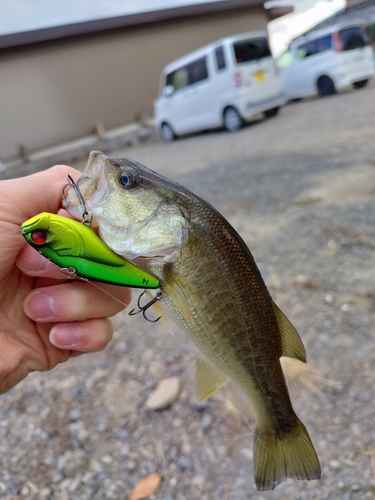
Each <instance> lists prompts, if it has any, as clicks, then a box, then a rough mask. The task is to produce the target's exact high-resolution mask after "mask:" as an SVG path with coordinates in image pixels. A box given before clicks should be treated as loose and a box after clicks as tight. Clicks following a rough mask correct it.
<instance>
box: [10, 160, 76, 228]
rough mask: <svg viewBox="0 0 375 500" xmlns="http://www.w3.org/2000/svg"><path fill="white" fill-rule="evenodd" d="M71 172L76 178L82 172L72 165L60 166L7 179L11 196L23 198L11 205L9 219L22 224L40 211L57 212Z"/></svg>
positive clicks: (16, 198)
mask: <svg viewBox="0 0 375 500" xmlns="http://www.w3.org/2000/svg"><path fill="white" fill-rule="evenodd" d="M67 174H69V175H71V176H72V177H73V179H74V180H76V179H78V177H79V176H80V175H81V173H80V172H79V171H78V170H75V169H73V168H71V167H68V166H66V165H57V166H55V167H52V168H50V169H48V170H44V171H43V172H38V173H36V174H33V175H29V176H27V177H24V178H22V179H12V180H7V181H3V185H2V187H3V189H4V191H5V192H6V193H7V196H8V199H14V200H21V202H20V203H12V204H11V206H10V209H11V210H10V211H9V213H8V221H9V222H13V223H15V224H17V225H20V224H22V223H23V222H24V221H25V220H26V219H29V218H30V217H33V216H34V215H36V214H38V213H40V212H53V213H57V212H58V210H59V208H61V202H62V188H63V187H64V185H65V184H66V176H67Z"/></svg>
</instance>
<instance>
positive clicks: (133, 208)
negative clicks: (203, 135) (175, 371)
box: [66, 152, 320, 490]
mask: <svg viewBox="0 0 375 500" xmlns="http://www.w3.org/2000/svg"><path fill="white" fill-rule="evenodd" d="M78 184H79V187H80V189H81V192H82V195H83V197H84V199H85V203H86V205H87V207H88V209H89V210H90V213H91V214H92V215H93V216H94V218H96V222H97V224H98V225H99V232H100V234H101V236H102V237H103V239H104V241H105V242H106V244H107V245H108V246H109V247H110V248H112V249H113V250H114V251H115V252H116V253H119V254H121V255H122V256H124V257H125V258H129V259H130V258H131V259H133V262H134V263H135V264H136V265H137V266H139V267H141V268H142V269H144V270H145V271H147V272H148V273H150V274H152V275H154V276H156V277H157V278H158V279H159V281H160V283H161V286H162V290H163V296H162V299H161V301H160V303H159V305H160V306H161V307H162V308H163V309H164V310H165V312H166V313H167V315H168V316H170V317H171V318H172V319H174V320H175V321H176V322H177V323H178V324H179V325H180V326H181V327H182V328H183V329H184V330H185V331H186V332H187V334H188V335H189V337H190V338H191V340H192V341H193V342H194V344H195V346H196V347H197V348H198V351H199V355H198V357H197V362H196V380H195V392H196V396H197V399H198V400H199V401H203V400H204V399H206V398H207V397H209V396H210V395H211V394H213V393H214V392H215V390H217V389H218V388H219V387H221V386H222V385H223V384H224V383H225V382H226V381H227V380H228V379H229V378H230V379H233V380H234V381H235V382H237V383H238V384H239V386H240V387H241V388H242V389H243V391H244V393H245V394H246V396H247V397H248V398H249V400H250V402H251V403H252V405H253V407H254V410H255V414H256V429H255V440H254V471H255V483H256V486H257V488H258V489H259V490H269V489H273V488H274V487H275V486H276V485H277V484H279V483H280V482H281V481H282V480H284V479H286V478H287V477H291V478H295V479H318V478H319V477H320V465H319V460H318V457H317V455H316V453H315V450H314V447H313V445H312V443H311V440H310V437H309V435H308V433H307V430H306V429H305V427H304V425H303V424H302V422H301V421H300V420H299V419H298V417H297V415H296V414H295V412H294V410H293V408H292V404H291V401H290V398H289V394H288V390H287V386H286V383H285V379H284V375H283V372H282V369H281V365H280V361H279V359H280V357H281V356H289V357H294V358H296V359H299V360H300V361H305V350H304V347H303V344H302V341H301V339H300V337H299V335H298V333H297V332H296V330H295V329H294V327H293V326H292V324H291V323H290V322H289V320H288V319H287V318H286V317H285V315H284V314H283V313H282V312H281V311H280V309H279V308H278V307H277V306H276V304H275V303H274V302H273V300H272V298H271V296H270V294H269V292H268V290H267V287H266V285H265V283H264V281H263V279H262V277H261V274H260V272H259V269H258V267H257V266H256V263H255V261H254V259H253V256H252V255H251V253H250V250H249V249H248V248H247V246H246V244H245V243H244V241H243V240H242V238H241V237H240V236H239V235H238V233H237V232H236V231H235V230H234V229H233V227H232V226H231V225H230V224H229V223H228V221H227V220H226V219H225V218H224V217H223V216H222V215H221V214H219V213H218V212H217V210H216V209H215V208H213V207H212V206H211V205H210V204H209V203H207V202H205V201H204V200H202V199H201V198H200V197H198V196H197V195H195V194H194V193H192V192H190V191H189V190H188V189H186V188H184V187H183V186H181V185H179V184H177V183H175V182H173V181H171V180H169V179H166V178H164V177H162V176H160V175H158V174H157V173H155V172H153V171H151V170H149V169H147V168H146V167H144V166H143V165H140V164H139V163H137V162H135V161H133V160H131V159H129V158H114V159H113V158H107V157H106V156H105V155H103V154H102V153H100V152H93V153H91V155H90V157H89V161H88V164H87V166H86V168H85V170H84V172H83V175H82V178H81V180H80V181H78ZM97 186H100V189H99V188H98V187H97ZM69 195H70V193H69ZM76 204H77V201H76V200H75V199H74V193H72V195H71V196H70V197H69V196H68V199H67V203H66V208H67V210H68V211H70V212H71V213H74V210H75V207H76Z"/></svg>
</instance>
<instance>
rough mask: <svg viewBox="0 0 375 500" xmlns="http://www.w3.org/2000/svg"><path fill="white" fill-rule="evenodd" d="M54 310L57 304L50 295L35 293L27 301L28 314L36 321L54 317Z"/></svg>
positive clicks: (26, 309)
mask: <svg viewBox="0 0 375 500" xmlns="http://www.w3.org/2000/svg"><path fill="white" fill-rule="evenodd" d="M54 310H55V302H54V300H53V298H52V297H51V295H49V294H48V293H44V292H37V293H34V294H33V295H31V297H30V298H29V299H26V301H25V311H26V314H27V315H28V316H29V317H31V318H32V319H34V320H35V321H38V320H42V319H48V318H50V317H52V316H53V314H54Z"/></svg>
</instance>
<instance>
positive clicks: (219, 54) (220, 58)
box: [215, 45, 226, 70]
mask: <svg viewBox="0 0 375 500" xmlns="http://www.w3.org/2000/svg"><path fill="white" fill-rule="evenodd" d="M215 56H216V67H217V69H218V70H221V69H224V68H225V66H226V65H225V57H224V47H223V46H222V45H221V46H220V47H216V49H215Z"/></svg>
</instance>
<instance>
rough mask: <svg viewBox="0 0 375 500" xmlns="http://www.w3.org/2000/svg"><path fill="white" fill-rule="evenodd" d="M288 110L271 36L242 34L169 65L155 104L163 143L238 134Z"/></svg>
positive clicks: (157, 126)
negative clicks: (214, 132) (213, 133)
mask: <svg viewBox="0 0 375 500" xmlns="http://www.w3.org/2000/svg"><path fill="white" fill-rule="evenodd" d="M283 104H285V97H284V89H283V84H282V82H281V79H280V77H279V75H278V70H277V67H276V63H275V61H274V59H273V57H272V55H271V52H270V49H269V44H268V39H267V33H266V32H265V31H254V32H249V33H243V34H240V35H235V36H231V37H227V38H222V39H221V40H217V41H216V42H213V43H211V44H210V45H207V46H205V47H202V48H200V49H198V50H195V51H194V52H191V53H190V54H187V55H185V56H184V57H181V58H179V59H177V60H176V61H173V62H172V63H170V64H168V65H167V66H166V67H165V68H164V70H163V72H162V75H161V82H160V95H159V98H158V99H157V100H156V101H155V102H154V119H155V126H156V130H157V132H158V134H159V135H160V137H161V138H162V139H163V140H164V141H165V142H169V141H173V140H174V139H175V138H176V136H178V135H182V134H188V133H190V132H197V131H200V130H205V129H210V128H218V127H222V126H224V127H225V128H226V129H227V130H229V131H231V132H234V131H236V130H239V129H240V128H241V126H242V123H243V122H244V121H245V120H247V119H249V118H251V117H253V116H255V115H257V114H259V113H264V114H265V115H266V116H273V115H276V113H277V112H278V110H279V107H280V106H282V105H283Z"/></svg>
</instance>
